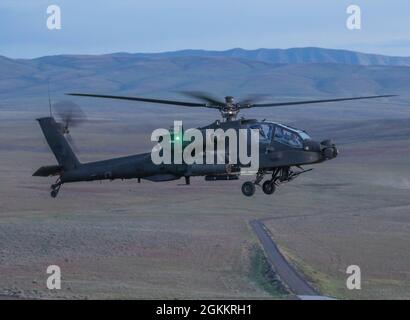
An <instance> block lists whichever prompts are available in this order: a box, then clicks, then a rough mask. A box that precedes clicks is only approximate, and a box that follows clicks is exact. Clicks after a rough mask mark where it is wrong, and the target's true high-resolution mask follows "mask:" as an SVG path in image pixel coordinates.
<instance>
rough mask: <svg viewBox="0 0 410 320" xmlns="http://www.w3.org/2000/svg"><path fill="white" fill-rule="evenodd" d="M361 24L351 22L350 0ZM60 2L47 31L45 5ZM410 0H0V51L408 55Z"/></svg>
mask: <svg viewBox="0 0 410 320" xmlns="http://www.w3.org/2000/svg"><path fill="white" fill-rule="evenodd" d="M351 4H355V5H359V6H360V8H361V14H362V18H361V23H362V25H361V29H360V30H349V29H348V28H347V27H346V20H347V18H348V14H347V13H346V9H347V7H348V6H349V5H351ZM49 5H58V6H59V7H60V8H61V29H60V30H49V29H48V28H47V25H46V21H47V18H48V15H47V7H48V6H49ZM409 18H410V1H409V0H390V1H387V0H349V1H345V0H134V1H131V0H104V1H101V0H1V1H0V55H3V56H7V57H11V58H33V57H39V56H44V55H55V54H103V53H113V52H163V51H174V50H182V49H208V50H226V49H231V48H238V47H241V48H244V49H257V48H292V47H307V46H309V47H310V46H314V47H325V48H336V49H349V50H355V51H362V52H369V53H379V54H387V55H396V56H410V19H409Z"/></svg>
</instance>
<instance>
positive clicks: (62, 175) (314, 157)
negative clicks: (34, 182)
mask: <svg viewBox="0 0 410 320" xmlns="http://www.w3.org/2000/svg"><path fill="white" fill-rule="evenodd" d="M38 121H39V123H40V126H41V128H42V130H43V132H44V134H45V136H46V139H47V141H48V143H49V145H50V147H51V149H52V151H53V152H54V154H55V156H56V158H57V160H58V162H59V165H58V166H49V167H42V168H40V169H39V170H38V171H37V172H36V173H34V175H37V176H48V175H58V176H59V179H58V180H57V182H56V184H54V185H53V186H52V189H53V191H54V190H57V192H58V190H59V188H60V186H61V185H62V184H64V183H73V182H80V181H94V180H115V179H138V180H139V181H140V180H141V179H146V180H150V181H156V182H159V181H170V180H177V179H180V178H182V177H185V179H186V183H187V184H189V183H190V177H195V176H205V177H206V180H234V179H237V178H238V177H239V175H240V170H241V165H240V164H239V162H237V163H236V164H232V163H229V162H227V163H224V164H220V163H216V164H186V163H182V164H174V163H170V164H159V165H158V164H154V163H153V161H152V159H151V153H143V154H137V155H131V156H126V157H120V158H113V159H108V160H103V161H96V162H89V163H84V164H83V163H80V162H79V161H78V160H77V159H76V158H75V155H74V153H73V152H72V150H71V148H70V145H69V144H68V142H67V141H66V139H65V137H64V136H63V135H62V134H61V132H60V131H59V130H58V127H59V126H58V123H57V122H55V120H54V119H53V118H51V117H47V118H41V119H38ZM198 129H199V130H201V132H205V131H206V130H207V129H214V130H216V129H222V130H227V129H234V130H239V129H246V130H251V129H256V130H257V131H258V132H259V135H260V136H259V154H258V155H259V165H258V170H257V172H255V173H256V176H257V178H256V180H255V182H253V183H254V184H259V182H261V180H262V179H263V176H264V175H265V174H272V179H270V180H269V181H270V182H271V184H272V186H273V185H278V184H279V183H280V182H287V181H290V180H292V179H293V178H294V177H296V176H297V175H299V174H300V173H303V172H304V171H299V172H293V171H292V170H291V167H300V166H302V165H311V164H316V163H320V162H323V161H326V160H330V159H333V158H335V157H336V156H337V154H338V151H337V149H336V146H335V145H334V144H333V143H331V142H330V141H329V140H326V141H323V142H321V143H319V142H316V141H314V140H312V139H311V138H310V137H309V135H308V134H307V133H306V132H304V131H302V130H298V129H295V128H291V127H288V126H285V125H282V124H279V123H274V122H268V121H257V120H247V119H240V120H234V121H226V122H221V121H215V122H214V123H212V124H210V125H208V126H205V127H202V128H198ZM70 157H71V158H73V157H74V158H75V159H71V160H70ZM51 168H53V169H51ZM267 182H268V181H267ZM242 191H244V190H243V189H242ZM264 191H265V190H264ZM265 193H266V192H265ZM244 194H245V195H249V194H247V193H246V192H244ZM52 195H53V194H52Z"/></svg>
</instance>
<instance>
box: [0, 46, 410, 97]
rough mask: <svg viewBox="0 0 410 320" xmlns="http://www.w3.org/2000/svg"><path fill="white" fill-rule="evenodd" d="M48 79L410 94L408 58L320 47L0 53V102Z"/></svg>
mask: <svg viewBox="0 0 410 320" xmlns="http://www.w3.org/2000/svg"><path fill="white" fill-rule="evenodd" d="M48 82H49V83H50V90H51V93H52V95H53V96H56V95H59V94H63V93H65V92H70V91H80V92H99V93H107V94H108V93H109V94H134V95H135V94H141V95H155V96H161V95H164V96H170V95H175V96H178V94H177V93H176V92H177V91H181V90H204V91H210V92H214V93H215V94H217V95H218V94H220V95H226V94H232V95H238V96H239V95H243V94H247V93H268V94H271V95H274V96H279V97H280V96H283V97H284V96H287V97H289V96H292V97H302V96H303V97H309V96H315V97H318V96H326V95H329V94H333V95H334V94H337V95H348V96H351V95H358V94H375V93H378V94H379V93H380V94H382V93H389V94H390V93H393V94H394V93H398V94H403V93H407V92H409V91H410V58H405V57H388V56H382V55H374V54H364V53H358V52H352V51H345V50H332V49H320V48H295V49H287V50H281V49H259V50H243V49H232V50H228V51H204V50H183V51H175V52H164V53H151V54H147V53H135V54H131V53H114V54H107V55H57V56H46V57H41V58H36V59H10V58H6V57H2V56H0V99H17V98H25V97H44V96H46V95H47V83H48ZM0 101H1V100H0Z"/></svg>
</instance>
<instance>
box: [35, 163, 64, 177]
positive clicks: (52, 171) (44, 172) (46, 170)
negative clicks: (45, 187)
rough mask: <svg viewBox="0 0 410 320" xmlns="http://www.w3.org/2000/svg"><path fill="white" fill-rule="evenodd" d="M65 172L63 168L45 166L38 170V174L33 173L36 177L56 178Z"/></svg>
mask: <svg viewBox="0 0 410 320" xmlns="http://www.w3.org/2000/svg"><path fill="white" fill-rule="evenodd" d="M62 171H63V167H62V166H44V167H41V168H39V169H37V171H36V172H34V173H33V176H34V177H49V176H56V175H58V174H60V173H61V172H62Z"/></svg>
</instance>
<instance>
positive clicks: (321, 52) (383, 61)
mask: <svg viewBox="0 0 410 320" xmlns="http://www.w3.org/2000/svg"><path fill="white" fill-rule="evenodd" d="M112 55H113V56H120V57H124V56H128V57H129V56H134V57H143V58H154V57H155V58H171V57H174V58H175V57H214V58H216V57H224V58H240V59H249V60H253V61H261V62H267V63H286V64H293V63H340V64H351V65H361V66H370V65H379V66H410V57H391V56H385V55H378V54H368V53H360V52H355V51H349V50H337V49H324V48H314V47H309V48H291V49H257V50H245V49H241V48H236V49H231V50H226V51H207V50H181V51H173V52H163V53H135V54H130V53H115V54H112Z"/></svg>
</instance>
